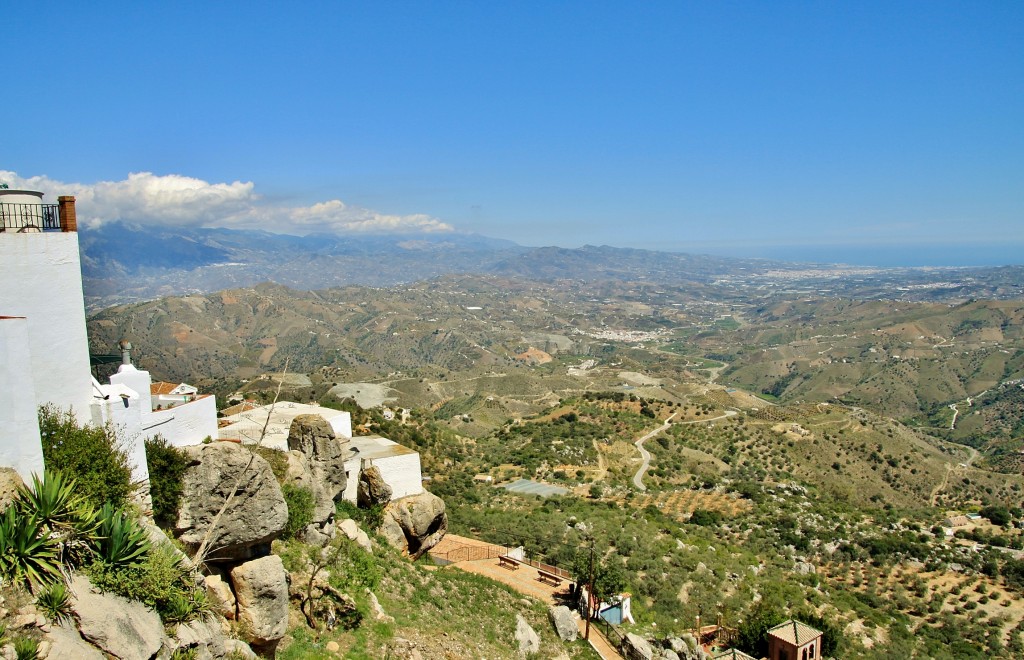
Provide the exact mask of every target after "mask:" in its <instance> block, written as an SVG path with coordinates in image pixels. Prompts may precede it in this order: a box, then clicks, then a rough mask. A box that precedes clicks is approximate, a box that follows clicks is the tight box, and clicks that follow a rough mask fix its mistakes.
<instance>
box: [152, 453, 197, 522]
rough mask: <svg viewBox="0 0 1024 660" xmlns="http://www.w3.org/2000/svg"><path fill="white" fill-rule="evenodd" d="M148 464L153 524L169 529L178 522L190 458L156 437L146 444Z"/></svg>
mask: <svg viewBox="0 0 1024 660" xmlns="http://www.w3.org/2000/svg"><path fill="white" fill-rule="evenodd" d="M146 463H147V464H148V465H149V496H150V498H151V499H152V500H153V520H154V521H155V522H156V524H157V525H160V526H161V527H163V528H165V529H166V528H170V527H172V526H173V525H174V524H175V522H176V521H177V519H178V506H179V504H180V503H181V491H182V479H183V478H184V475H185V468H187V467H188V463H189V460H188V456H186V455H185V452H183V451H181V450H180V449H178V448H177V447H173V446H171V445H170V444H168V442H167V440H165V439H164V438H163V437H161V436H159V435H157V436H154V437H152V438H150V439H148V440H146Z"/></svg>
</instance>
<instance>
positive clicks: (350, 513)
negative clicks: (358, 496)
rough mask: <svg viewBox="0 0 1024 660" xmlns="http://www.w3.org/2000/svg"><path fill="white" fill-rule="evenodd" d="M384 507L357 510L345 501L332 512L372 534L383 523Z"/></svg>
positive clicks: (377, 505)
mask: <svg viewBox="0 0 1024 660" xmlns="http://www.w3.org/2000/svg"><path fill="white" fill-rule="evenodd" d="M467 501H468V500H467ZM384 506H385V505H384V504H375V505H373V506H371V507H369V508H359V507H357V506H356V505H355V504H352V503H351V502H349V501H347V500H341V501H339V502H336V503H335V505H334V510H335V511H336V512H337V513H338V518H340V519H341V520H344V519H345V518H351V519H352V520H354V521H356V522H357V523H359V525H360V526H361V527H363V528H364V529H367V530H369V531H371V532H374V531H377V530H378V529H380V526H381V525H382V524H383V523H384Z"/></svg>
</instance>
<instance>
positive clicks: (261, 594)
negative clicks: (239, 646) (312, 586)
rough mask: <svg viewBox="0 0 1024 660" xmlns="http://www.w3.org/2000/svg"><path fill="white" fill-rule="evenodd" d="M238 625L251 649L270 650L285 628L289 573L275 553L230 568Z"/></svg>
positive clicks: (286, 627) (286, 623)
mask: <svg viewBox="0 0 1024 660" xmlns="http://www.w3.org/2000/svg"><path fill="white" fill-rule="evenodd" d="M231 582H232V584H233V585H234V587H235V598H236V599H237V601H238V627H239V630H240V631H241V634H242V637H243V638H244V639H245V640H246V641H247V642H249V643H250V644H251V645H252V646H253V647H254V650H258V651H263V652H270V653H271V654H272V653H273V650H274V648H275V647H276V646H277V643H278V642H279V641H280V640H281V638H282V637H284V634H285V632H286V631H287V630H288V574H287V573H286V572H285V570H284V564H282V563H281V558H280V557H278V556H277V555H269V556H267V557H260V558H259V559H254V560H252V561H247V562H245V563H244V564H240V565H239V566H235V567H234V568H233V569H231Z"/></svg>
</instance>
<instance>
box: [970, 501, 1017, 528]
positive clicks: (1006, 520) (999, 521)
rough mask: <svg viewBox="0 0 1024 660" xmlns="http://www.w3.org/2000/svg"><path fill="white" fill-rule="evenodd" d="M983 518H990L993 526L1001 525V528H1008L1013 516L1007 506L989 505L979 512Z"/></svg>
mask: <svg viewBox="0 0 1024 660" xmlns="http://www.w3.org/2000/svg"><path fill="white" fill-rule="evenodd" d="M978 513H980V514H981V515H982V516H983V517H985V518H988V519H989V522H991V523H992V524H993V525H999V526H1000V527H1006V526H1007V525H1009V524H1010V520H1011V516H1010V510H1009V509H1007V508H1006V507H1005V506H1000V505H994V504H993V505H989V506H986V507H984V508H983V509H982V510H981V511H979V512H978Z"/></svg>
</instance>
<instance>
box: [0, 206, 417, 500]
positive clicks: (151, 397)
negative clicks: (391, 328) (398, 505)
mask: <svg viewBox="0 0 1024 660" xmlns="http://www.w3.org/2000/svg"><path fill="white" fill-rule="evenodd" d="M0 269H2V272H3V274H4V280H5V281H6V282H7V283H8V285H7V286H5V287H4V289H3V291H2V293H0V391H3V392H4V396H5V399H6V400H5V402H4V405H2V406H0V428H3V429H4V430H5V433H4V434H2V435H0V466H9V467H12V468H14V470H15V471H17V472H18V473H19V475H20V476H21V477H22V479H24V480H26V481H27V480H29V479H30V478H31V476H32V475H33V474H38V475H42V473H43V470H44V464H43V452H42V443H41V438H40V429H39V421H38V409H39V407H40V406H44V405H49V406H53V407H55V408H56V409H58V410H61V411H70V412H71V414H73V415H74V417H75V419H76V420H77V421H78V423H79V424H80V425H86V424H89V425H97V426H102V425H108V424H109V425H110V426H112V427H113V428H114V429H115V431H116V432H117V433H118V434H119V437H120V438H121V440H122V442H123V443H124V446H125V447H126V449H127V451H128V455H129V460H130V462H131V464H132V477H133V479H134V480H135V481H136V482H138V483H148V480H149V472H148V469H147V465H146V455H145V444H144V441H145V440H146V439H147V438H150V437H153V436H156V435H160V436H161V437H162V438H164V439H165V440H167V442H168V443H169V444H171V445H173V446H186V445H194V444H199V443H201V442H210V441H214V440H225V441H234V442H242V443H250V442H256V441H262V444H265V445H266V446H270V447H273V448H275V449H281V450H284V451H287V449H288V447H287V433H288V426H289V425H290V424H291V420H292V419H294V418H295V417H296V416H297V415H299V414H304V413H310V412H312V413H315V414H319V415H321V416H323V417H324V418H325V419H327V421H328V422H329V423H330V424H331V426H332V428H333V429H334V431H335V434H336V435H337V437H338V438H339V439H351V440H350V442H347V443H346V444H347V446H348V448H349V449H348V451H349V452H350V453H351V457H349V459H348V460H347V461H346V463H345V465H346V472H347V473H348V477H349V479H348V484H349V488H348V489H347V490H346V492H345V498H346V499H350V500H352V501H355V499H356V485H357V483H358V476H359V471H360V470H361V469H363V468H364V467H368V466H369V465H375V466H377V467H378V469H379V470H380V472H381V476H382V477H383V478H384V480H385V482H387V483H388V485H389V486H391V487H392V491H393V494H392V499H398V498H400V497H406V496H408V495H416V494H419V493H421V492H422V491H423V487H422V482H421V474H420V458H419V454H418V453H417V452H415V451H413V450H411V449H408V448H406V447H402V446H401V445H398V444H397V443H394V442H392V441H391V440H388V439H386V438H381V437H378V436H370V437H358V438H353V437H352V422H351V416H350V415H349V414H348V413H347V412H340V411H335V410H329V409H326V408H321V407H319V406H304V405H302V404H297V403H292V402H287V401H279V402H277V403H276V404H274V405H273V406H265V407H250V408H249V409H247V410H241V411H237V412H232V411H230V410H228V411H225V412H224V413H222V415H223V418H222V419H221V420H220V421H218V413H217V408H216V402H215V398H214V397H213V396H212V395H204V394H201V393H199V392H198V391H197V388H195V387H193V386H191V385H188V384H187V383H164V382H154V381H153V379H152V377H151V375H150V373H149V372H148V371H145V370H143V369H139V368H137V367H136V366H135V365H134V364H133V363H132V359H131V349H132V346H131V344H130V343H129V342H127V341H122V342H121V344H120V349H121V355H122V360H121V362H122V363H121V365H120V366H119V367H118V370H117V373H115V374H113V375H112V376H111V377H110V379H109V382H108V383H101V382H99V381H98V380H97V379H96V378H94V377H93V376H92V374H91V371H90V355H89V342H88V335H87V331H86V319H85V303H84V297H83V293H82V270H81V258H80V256H79V242H78V223H77V217H76V213H75V198H74V197H70V196H62V197H58V199H57V203H56V204H46V203H44V202H43V194H42V193H40V192H36V191H28V190H8V189H0ZM264 428H266V433H265V434H264V433H262V430H263V429H264ZM349 491H351V492H349Z"/></svg>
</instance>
